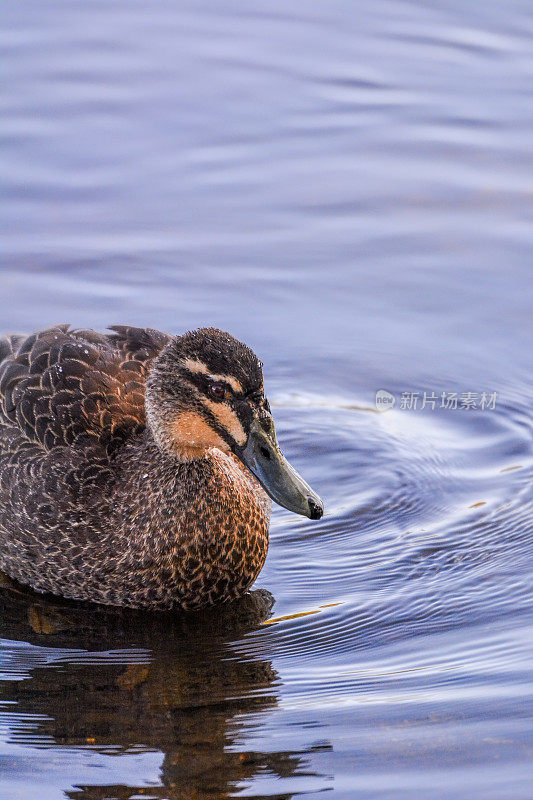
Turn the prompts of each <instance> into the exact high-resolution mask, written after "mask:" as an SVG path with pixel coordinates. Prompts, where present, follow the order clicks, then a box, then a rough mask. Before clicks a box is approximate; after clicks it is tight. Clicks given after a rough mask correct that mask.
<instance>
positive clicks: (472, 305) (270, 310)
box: [0, 0, 533, 800]
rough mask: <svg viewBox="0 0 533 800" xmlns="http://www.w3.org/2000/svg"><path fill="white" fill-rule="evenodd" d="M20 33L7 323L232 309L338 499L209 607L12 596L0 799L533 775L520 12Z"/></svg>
mask: <svg viewBox="0 0 533 800" xmlns="http://www.w3.org/2000/svg"><path fill="white" fill-rule="evenodd" d="M2 42H3V46H4V51H5V52H4V65H5V68H6V72H7V78H8V80H7V82H6V85H5V87H4V91H3V99H2V110H3V112H4V115H3V117H4V122H3V153H4V157H5V162H6V164H5V166H4V170H3V175H4V186H5V189H4V203H3V213H2V220H3V228H4V235H3V268H2V276H1V281H2V284H1V286H2V304H1V308H2V310H1V328H2V329H4V330H33V329H35V328H37V327H39V326H44V325H48V324H51V323H54V322H63V321H71V322H72V323H74V324H75V325H83V326H92V327H96V328H103V327H105V326H106V325H107V324H112V323H117V322H130V323H133V324H139V325H142V324H145V325H149V326H155V327H158V328H161V329H163V330H168V331H171V332H180V331H183V330H185V329H188V328H194V327H197V326H199V325H203V324H210V325H217V326H219V327H222V328H225V329H228V330H230V331H231V332H232V333H233V334H234V335H236V336H238V337H240V338H241V339H243V340H244V341H246V342H247V343H248V344H250V345H251V346H252V347H253V348H254V349H255V350H256V352H257V353H258V354H259V356H260V357H261V358H262V360H263V361H264V364H265V373H266V381H267V388H268V394H269V397H270V400H271V403H272V406H273V412H274V415H275V418H276V420H277V425H278V434H279V438H280V441H281V443H282V445H283V447H284V450H285V452H286V454H287V456H288V457H289V458H290V460H291V461H293V463H294V464H295V466H296V467H297V468H298V469H299V470H300V471H301V473H302V474H303V475H304V476H305V477H306V479H307V480H308V481H309V482H310V483H311V484H312V485H313V487H314V488H316V489H317V491H319V492H320V494H321V495H322V497H323V498H324V501H325V504H326V509H327V514H326V516H325V517H324V518H323V519H322V520H321V521H320V522H318V523H317V522H315V523H312V522H309V521H307V520H304V519H302V518H297V517H295V516H294V515H291V514H289V513H288V512H285V511H284V510H282V509H279V508H277V509H276V510H275V512H274V517H273V522H272V540H271V548H270V553H269V557H268V560H267V563H266V566H265V568H264V570H263V572H262V574H261V576H260V578H259V580H258V581H257V583H256V587H255V588H256V589H257V590H260V591H259V594H253V595H251V596H250V597H249V598H247V599H246V600H245V601H244V602H243V603H241V604H239V605H238V607H237V608H235V609H233V610H232V611H231V612H229V611H228V612H227V613H225V614H221V613H219V612H217V613H216V614H214V615H209V614H206V615H203V616H202V617H201V618H199V619H197V618H194V619H187V620H180V619H177V618H175V617H168V616H164V615H163V616H157V615H156V616H155V617H144V616H142V615H141V617H140V618H139V617H138V616H136V615H127V614H125V615H116V614H111V613H104V612H96V611H95V610H94V609H89V608H83V607H82V608H71V607H68V606H67V607H65V606H63V605H61V604H54V603H49V602H46V601H44V600H41V599H39V598H36V597H35V596H33V595H31V594H30V593H22V594H21V593H17V592H14V591H13V590H12V589H9V588H6V589H4V590H3V591H2V595H1V597H2V605H3V615H2V630H1V636H2V637H3V639H2V648H1V651H0V652H1V657H2V664H3V667H2V675H3V678H4V683H3V694H2V738H1V750H0V769H1V771H2V783H1V784H0V796H1V798H2V800H4V798H5V800H14V799H16V798H24V800H26V799H27V798H28V799H29V798H31V799H32V800H33V798H36V797H39V798H40V799H41V798H42V800H56V798H57V799H59V798H63V800H64V798H72V799H75V800H82V799H83V800H89V798H90V799H91V800H103V799H104V798H106V799H109V798H113V799H114V798H116V799H117V800H126V798H128V800H134V799H135V798H137V800H138V799H139V798H158V799H159V800H163V798H171V799H174V798H175V799H176V800H178V798H179V800H183V799H184V798H195V800H198V799H199V798H205V800H217V798H223V797H224V798H225V797H247V798H251V797H255V798H267V797H268V798H278V800H281V798H295V797H300V796H301V797H310V796H313V795H314V794H318V793H320V792H328V793H329V794H328V796H329V797H332V798H361V799H362V800H363V799H364V800H367V799H369V798H379V800H384V799H385V798H391V799H392V800H403V799H404V798H409V800H410V799H411V798H414V797H423V798H424V800H452V799H453V800H464V798H469V799H470V800H472V799H473V798H483V800H491V799H493V800H501V798H503V797H505V798H506V800H521V798H524V800H525V798H529V797H531V780H532V778H533V774H532V771H531V766H530V764H531V748H532V736H531V710H532V703H531V685H532V683H531V656H532V653H531V641H532V638H533V637H532V630H531V628H532V619H533V615H532V603H531V561H532V552H533V544H532V527H533V526H532V522H531V519H532V491H531V464H532V458H531V453H532V448H531V438H532V416H531V407H530V389H531V381H530V377H531V368H532V348H531V332H532V331H531V327H532V326H531V307H532V298H531V284H532V281H531V277H530V270H531V248H532V243H533V233H532V221H533V193H532V188H531V169H532V166H533V148H532V146H531V142H532V141H533V115H532V113H531V112H532V107H533V105H532V103H533V91H532V88H531V87H532V85H533V83H532V81H533V13H532V12H531V9H530V8H528V7H527V4H522V3H519V2H509V3H506V4H505V5H502V4H499V3H492V2H486V3H475V2H468V0H467V2H464V3H462V4H459V5H457V4H456V5H455V6H454V7H452V6H450V4H445V3H442V2H441V3H439V2H435V3H429V2H423V1H422V0H418V2H394V3H392V2H382V1H380V0H378V2H375V3H371V4H368V3H359V2H356V3H353V2H352V3H348V2H341V0H339V2H334V3H317V2H314V0H311V1H310V2H307V3H305V4H298V5H297V6H294V5H293V6H289V7H288V6H287V4H286V3H280V2H276V0H271V1H270V2H268V3H266V2H261V0H260V1H259V2H256V3H254V4H252V5H250V4H248V3H245V2H243V0H230V2H226V3H224V4H218V3H213V2H209V1H208V0H203V1H202V2H194V3H192V2H182V3H179V4H177V3H174V2H170V0H161V2H159V3H157V4H153V3H148V4H147V3H141V2H134V0H124V1H123V2H121V0H114V1H113V2H109V3H105V4H103V3H102V4H101V3H97V2H84V3H81V2H76V0H74V1H71V2H68V3H67V2H61V1H60V0H58V2H44V3H43V2H31V1H30V0H28V2H25V3H20V2H10V0H8V2H6V3H5V5H4V26H3V33H2ZM379 389H384V390H387V391H388V392H390V393H392V394H393V395H394V397H395V399H396V404H395V406H394V408H393V409H391V410H389V411H386V412H384V413H377V412H376V409H375V404H374V398H375V393H376V391H377V390H379ZM403 392H406V393H407V395H404V402H403V405H405V402H406V401H405V398H407V400H409V397H410V395H409V393H413V392H418V393H419V397H418V406H417V408H416V409H410V410H409V409H407V408H402V402H401V397H402V393H403ZM424 392H426V395H429V399H430V400H431V397H432V396H433V394H434V395H435V397H436V398H437V400H436V401H434V404H435V408H434V409H433V408H432V403H431V402H428V397H426V407H425V408H424V409H422V408H421V405H422V404H423V393H424ZM443 392H444V393H445V398H448V395H449V393H453V392H456V393H458V399H459V406H460V405H461V395H463V394H464V393H467V392H472V393H475V401H476V404H477V406H478V408H476V409H475V410H466V409H465V408H460V407H459V408H457V409H453V408H450V409H446V408H441V407H440V406H441V402H442V401H441V396H442V393H443ZM482 393H485V396H486V397H485V399H486V401H487V402H488V403H489V405H491V401H490V398H491V397H493V393H496V397H495V398H493V405H494V408H491V407H489V408H485V409H484V410H482V409H480V408H479V405H480V403H481V397H482ZM465 402H467V401H466V400H465V399H464V398H463V403H465ZM267 592H270V593H271V594H272V595H273V598H274V599H275V604H274V605H273V608H272V609H270V606H271V602H272V601H271V600H270V599H269V595H268V593H267Z"/></svg>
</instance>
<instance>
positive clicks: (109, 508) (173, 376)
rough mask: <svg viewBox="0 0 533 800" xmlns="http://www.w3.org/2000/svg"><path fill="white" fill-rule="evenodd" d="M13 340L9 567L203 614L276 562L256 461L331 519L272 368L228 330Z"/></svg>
mask: <svg viewBox="0 0 533 800" xmlns="http://www.w3.org/2000/svg"><path fill="white" fill-rule="evenodd" d="M1 341H2V344H1V348H2V349H1V350H0V360H1V359H3V360H2V361H1V364H0V401H1V404H0V569H1V570H3V571H4V572H6V573H7V574H8V575H10V576H11V577H13V578H15V579H17V580H19V581H20V582H22V583H25V584H29V585H30V586H32V587H33V588H34V589H36V590H37V591H41V592H51V593H55V594H60V595H62V596H64V597H69V598H74V599H79V600H91V601H93V602H98V603H105V604H111V605H121V606H130V607H150V608H171V607H174V606H177V607H181V608H186V609H188V608H199V607H201V606H204V605H208V604H212V603H217V602H222V601H224V600H228V599H231V598H236V597H239V596H241V595H242V594H244V592H245V591H246V590H247V589H248V587H249V586H250V585H251V584H252V583H253V581H254V580H255V578H256V577H257V575H258V574H259V572H260V570H261V568H262V566H263V563H264V560H265V558H266V554H267V549H268V524H269V517H270V506H271V502H270V498H269V497H268V496H267V494H266V492H265V491H264V490H263V488H262V486H261V485H260V483H259V482H258V480H257V479H256V477H254V475H253V474H252V472H251V470H252V469H253V471H254V473H255V474H256V475H257V477H258V479H259V481H261V483H263V485H264V486H265V488H267V490H268V491H269V492H270V493H271V494H272V496H274V497H275V499H277V500H278V502H280V500H279V498H280V497H281V502H284V501H283V498H284V497H286V498H288V499H287V502H286V504H288V505H289V507H291V508H294V510H297V511H299V513H305V514H307V516H311V517H315V518H316V517H318V516H320V515H321V511H317V509H318V508H319V506H318V504H319V503H320V501H319V499H318V498H317V497H316V495H314V494H313V493H312V492H311V490H310V489H309V487H307V485H306V484H304V483H303V481H301V479H300V478H299V476H297V475H296V473H294V475H293V474H291V473H290V469H291V468H290V467H288V465H287V464H286V462H284V460H283V457H282V456H281V454H280V453H279V451H278V450H277V443H276V441H275V434H274V429H273V424H272V420H271V417H270V412H269V408H268V403H267V401H266V399H265V398H264V394H263V390H262V372H261V365H260V362H258V360H257V359H256V357H255V355H254V354H253V353H252V351H250V350H249V348H246V346H245V345H242V344H241V343H239V342H237V340H234V339H233V338H232V337H230V336H229V335H228V334H223V333H222V332H220V331H214V330H213V329H205V330H203V331H198V332H194V333H192V334H186V335H185V336H184V337H177V338H175V339H173V338H172V337H169V336H167V335H166V334H162V333H160V332H158V331H151V330H145V329H137V328H123V327H117V328H115V332H114V333H111V334H98V333H94V332H93V331H71V330H69V328H68V326H58V327H57V328H52V329H49V330H47V331H42V332H40V333H38V334H34V335H33V336H31V337H7V338H5V339H3V340H1ZM298 481H299V482H298ZM302 498H303V499H302ZM302 503H307V506H305V508H304V510H300V504H302ZM309 509H310V510H309Z"/></svg>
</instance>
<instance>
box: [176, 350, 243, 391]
mask: <svg viewBox="0 0 533 800" xmlns="http://www.w3.org/2000/svg"><path fill="white" fill-rule="evenodd" d="M183 366H184V367H185V368H186V369H188V370H189V372H193V373H196V374H198V373H201V374H202V375H205V376H206V377H207V378H209V379H210V380H212V381H214V382H216V381H222V382H224V383H227V384H228V386H231V388H232V389H233V391H234V392H237V393H238V394H242V392H243V388H242V385H241V383H240V382H239V381H238V380H237V378H234V377H233V375H215V374H213V373H212V372H209V368H208V367H207V365H206V364H204V362H203V361H197V360H196V359H193V358H186V359H185V360H184V361H183Z"/></svg>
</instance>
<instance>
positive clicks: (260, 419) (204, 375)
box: [146, 328, 324, 519]
mask: <svg viewBox="0 0 533 800" xmlns="http://www.w3.org/2000/svg"><path fill="white" fill-rule="evenodd" d="M146 415H147V419H148V424H149V427H150V429H151V431H152V434H153V436H154V438H155V440H156V442H157V444H158V446H159V448H160V449H161V450H163V451H165V452H172V453H174V454H176V455H177V456H178V457H180V458H181V459H198V458H204V457H205V456H206V454H207V451H208V450H209V449H210V448H212V447H217V448H219V449H220V450H222V451H225V452H230V451H231V452H232V453H234V454H235V455H236V456H237V458H239V459H240V461H241V462H242V463H243V464H244V465H245V466H246V467H247V468H248V469H249V470H250V472H251V473H252V474H253V475H254V476H255V477H256V478H257V480H258V481H259V483H260V484H261V486H262V487H263V488H264V490H265V491H266V492H267V494H269V495H270V497H271V498H272V499H273V500H275V501H276V503H279V505H281V506H284V507H285V508H288V509H289V510H290V511H294V512H296V513H297V514H303V515H304V516H306V517H310V518H311V519H320V517H321V516H322V514H323V513H324V506H323V504H322V500H321V499H320V497H319V496H318V495H317V494H316V493H315V492H314V491H313V490H312V489H311V488H310V486H308V485H307V483H306V482H305V481H304V480H303V478H301V477H300V475H298V473H297V472H296V470H295V469H294V468H293V467H291V465H290V464H289V463H288V461H287V460H286V459H285V457H284V456H283V454H282V452H281V450H280V448H279V445H278V442H277V439H276V432H275V429H274V421H273V419H272V416H271V413H270V406H269V404H268V400H267V399H266V397H265V393H264V387H263V370H262V364H261V362H260V361H259V359H258V358H257V356H256V355H255V353H254V352H253V351H252V350H250V348H249V347H247V346H246V345H245V344H243V343H242V342H239V341H238V340H237V339H235V338H234V337H233V336H231V335H230V334H229V333H224V332H223V331H220V330H217V329H215V328H201V329H199V330H196V331H192V332H190V333H186V334H185V335H184V336H179V337H176V338H175V339H173V340H172V341H171V342H170V343H169V344H168V345H167V346H166V347H165V349H164V350H163V351H162V352H161V354H160V355H159V356H158V358H157V359H156V360H155V361H154V362H153V365H152V367H151V370H150V373H149V375H148V379H147V382H146Z"/></svg>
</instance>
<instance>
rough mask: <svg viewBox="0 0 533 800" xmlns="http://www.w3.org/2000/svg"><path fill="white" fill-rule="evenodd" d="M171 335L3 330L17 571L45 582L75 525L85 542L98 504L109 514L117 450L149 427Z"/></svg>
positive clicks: (6, 507) (3, 415)
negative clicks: (154, 381) (149, 399)
mask: <svg viewBox="0 0 533 800" xmlns="http://www.w3.org/2000/svg"><path fill="white" fill-rule="evenodd" d="M169 339H170V337H169V336H167V335H166V334H163V333H160V332H158V331H155V330H149V329H140V328H128V327H123V326H120V327H119V326H117V327H116V328H114V329H113V333H109V334H99V333H95V332H94V331H82V330H70V329H69V326H68V325H59V326H56V327H53V328H49V329H46V330H42V331H39V332H37V333H34V334H32V335H31V336H23V335H11V336H6V337H3V338H2V339H0V358H1V359H2V360H1V363H0V569H3V570H4V571H6V572H7V573H8V574H9V575H11V577H14V578H17V579H18V580H20V581H21V582H25V583H31V584H32V585H34V586H39V582H38V580H37V578H38V577H39V578H40V576H41V575H46V572H47V565H49V563H50V561H51V560H53V559H56V560H57V558H60V557H61V556H62V553H63V552H64V553H65V554H67V553H68V555H69V559H70V562H71V561H72V553H73V549H72V548H73V547H75V546H77V543H76V542H74V540H73V538H72V537H73V533H72V532H73V531H74V532H75V531H76V530H77V531H79V536H80V540H81V538H83V539H84V541H81V543H80V546H83V544H84V543H85V540H88V539H90V538H91V537H95V538H96V537H98V536H100V535H101V533H100V531H99V530H98V529H97V528H96V527H92V526H91V506H92V505H94V504H99V509H98V511H99V513H100V515H102V514H103V513H104V510H105V497H106V495H107V494H108V493H109V492H110V490H111V489H112V485H113V480H114V471H113V463H112V462H113V459H114V456H115V454H116V452H117V451H118V450H119V449H120V448H121V447H122V446H124V444H127V443H128V442H129V441H131V440H133V439H134V438H135V437H136V436H138V435H140V434H141V433H142V431H143V429H144V426H145V412H144V385H145V379H146V374H147V371H148V369H149V365H150V363H151V361H152V360H153V358H154V357H155V356H157V355H158V353H159V352H160V351H161V349H162V348H163V347H164V346H165V345H166V343H167V342H168V341H169ZM67 531H68V532H69V533H66V532H67ZM68 537H70V538H69V539H68V541H67V538H68ZM43 580H44V578H43ZM43 580H41V581H40V585H42V586H44V588H48V590H51V589H52V588H53V587H47V585H46V583H43Z"/></svg>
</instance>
